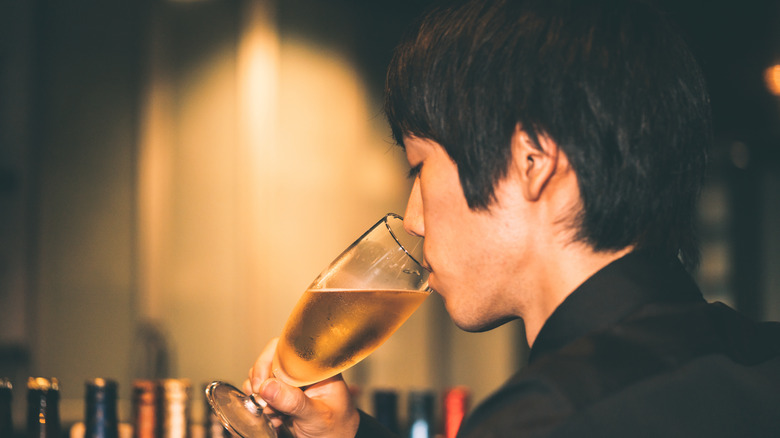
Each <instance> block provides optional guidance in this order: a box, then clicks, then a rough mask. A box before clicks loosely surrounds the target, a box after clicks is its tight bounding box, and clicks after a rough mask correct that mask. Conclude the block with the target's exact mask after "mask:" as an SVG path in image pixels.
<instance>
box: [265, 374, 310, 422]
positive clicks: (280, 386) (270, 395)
mask: <svg viewBox="0 0 780 438" xmlns="http://www.w3.org/2000/svg"><path fill="white" fill-rule="evenodd" d="M260 397H262V399H263V400H265V401H266V402H267V403H268V405H269V406H271V407H272V408H274V410H276V411H278V412H281V413H283V414H286V415H289V416H291V417H297V416H299V415H301V414H304V413H305V411H306V408H307V405H308V403H307V397H306V395H304V394H303V391H301V390H300V388H296V387H294V386H290V385H285V384H284V383H282V382H280V381H279V380H277V379H275V378H270V379H268V380H266V381H265V382H263V384H262V386H261V387H260Z"/></svg>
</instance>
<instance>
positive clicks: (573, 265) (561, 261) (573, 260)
mask: <svg viewBox="0 0 780 438" xmlns="http://www.w3.org/2000/svg"><path fill="white" fill-rule="evenodd" d="M632 250H633V248H632V247H628V248H624V249H621V250H618V251H614V252H594V251H592V250H591V249H590V248H589V247H588V248H585V247H583V246H582V245H578V244H571V245H567V246H566V247H564V248H563V249H562V251H561V253H560V254H558V255H557V256H556V257H551V258H549V260H548V262H547V263H545V264H544V266H543V267H542V271H541V272H540V275H539V277H538V278H539V279H540V281H539V284H538V289H537V293H534V294H533V298H532V302H529V303H528V306H527V307H526V311H525V312H524V315H523V321H524V323H525V333H526V339H527V340H528V345H529V346H533V344H534V341H535V340H536V337H537V335H538V334H539V331H540V330H541V329H542V326H544V323H545V322H546V321H547V318H549V317H550V315H552V313H553V311H555V309H556V308H557V307H558V306H559V305H560V304H561V303H562V302H563V301H564V300H565V299H566V297H568V296H569V295H570V294H571V293H572V292H574V290H575V289H577V287H579V285H581V284H582V283H584V282H585V280H587V279H588V278H590V277H591V276H592V275H593V274H595V273H596V272H598V271H600V270H601V269H602V268H604V267H605V266H607V265H608V264H610V263H612V262H613V261H615V260H617V259H619V258H621V257H623V256H624V255H626V254H628V253H629V252H631V251H632Z"/></svg>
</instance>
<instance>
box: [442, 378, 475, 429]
mask: <svg viewBox="0 0 780 438" xmlns="http://www.w3.org/2000/svg"><path fill="white" fill-rule="evenodd" d="M442 406H443V414H442V422H443V429H444V430H443V432H444V438H455V436H456V435H457V434H458V429H459V428H460V424H461V423H462V422H463V418H465V417H466V413H468V410H469V390H468V388H466V387H465V386H456V387H454V388H450V389H448V390H447V391H445V392H444V397H443V399H442Z"/></svg>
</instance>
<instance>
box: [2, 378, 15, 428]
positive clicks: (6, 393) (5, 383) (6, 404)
mask: <svg viewBox="0 0 780 438" xmlns="http://www.w3.org/2000/svg"><path fill="white" fill-rule="evenodd" d="M12 391H13V385H11V381H10V380H8V379H6V378H4V377H3V378H0V437H11V436H13V435H14V424H13V416H12V415H11V400H12V396H13V393H12Z"/></svg>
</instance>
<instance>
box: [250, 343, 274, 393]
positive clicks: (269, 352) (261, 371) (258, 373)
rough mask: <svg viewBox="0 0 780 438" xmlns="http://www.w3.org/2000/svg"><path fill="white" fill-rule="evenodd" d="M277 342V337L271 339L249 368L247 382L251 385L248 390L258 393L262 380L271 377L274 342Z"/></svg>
mask: <svg viewBox="0 0 780 438" xmlns="http://www.w3.org/2000/svg"><path fill="white" fill-rule="evenodd" d="M278 343H279V338H274V339H272V340H271V342H269V343H268V344H267V345H266V346H265V348H264V349H263V352H262V353H260V356H259V357H258V358H257V361H255V364H254V365H253V366H252V368H251V369H250V370H249V384H250V387H251V390H250V391H249V392H252V393H259V392H260V385H261V384H262V382H263V381H265V380H266V379H267V378H269V377H271V363H272V362H273V359H274V354H275V353H276V344H278Z"/></svg>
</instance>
